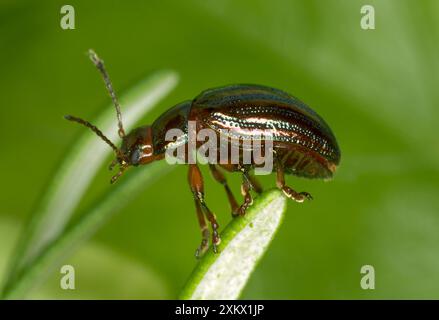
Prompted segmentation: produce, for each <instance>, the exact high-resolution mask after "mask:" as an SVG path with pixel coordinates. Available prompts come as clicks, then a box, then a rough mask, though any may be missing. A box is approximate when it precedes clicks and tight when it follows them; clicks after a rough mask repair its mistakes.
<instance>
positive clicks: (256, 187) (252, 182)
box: [244, 171, 263, 194]
mask: <svg viewBox="0 0 439 320" xmlns="http://www.w3.org/2000/svg"><path fill="white" fill-rule="evenodd" d="M244 174H245V175H246V177H247V180H248V181H249V183H250V186H251V188H252V189H253V190H255V191H256V193H258V194H261V193H262V191H263V189H262V187H261V184H260V183H259V181H258V180H256V177H255V176H254V175H252V174H250V173H248V172H247V171H246V172H244Z"/></svg>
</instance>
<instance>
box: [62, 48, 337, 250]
mask: <svg viewBox="0 0 439 320" xmlns="http://www.w3.org/2000/svg"><path fill="white" fill-rule="evenodd" d="M89 57H90V59H91V60H92V62H93V63H94V64H95V66H96V67H97V69H98V70H99V71H100V73H101V75H102V77H103V80H104V82H105V85H106V87H107V90H108V92H109V94H110V97H111V98H112V100H113V104H114V106H115V109H116V115H117V120H118V133H119V136H120V138H121V139H122V144H121V147H120V148H118V147H116V145H115V144H113V143H112V142H111V141H110V140H109V139H108V138H107V137H106V136H105V135H104V134H103V133H102V132H101V131H100V130H99V129H98V128H97V127H96V126H94V125H93V124H91V123H90V122H88V121H85V120H83V119H81V118H78V117H74V116H71V115H68V116H65V118H66V119H67V120H70V121H74V122H77V123H80V124H82V125H84V126H86V127H88V128H90V129H91V130H92V131H93V132H94V133H96V134H97V135H98V136H99V137H100V138H101V139H102V140H104V141H105V142H106V143H107V144H108V145H109V146H110V147H111V148H112V149H113V150H114V152H115V154H116V158H115V160H113V162H112V163H111V165H110V170H111V169H113V167H114V166H115V165H116V164H119V171H118V173H117V174H116V175H114V176H113V177H112V179H111V183H114V182H115V181H116V180H117V179H118V178H119V177H120V176H121V175H122V173H123V172H124V171H125V170H126V169H127V168H128V167H130V166H139V165H146V164H149V163H151V162H153V161H158V160H162V159H164V158H165V153H166V150H167V149H168V148H170V146H171V145H172V146H174V147H175V145H176V143H177V141H175V140H174V141H167V139H166V137H165V136H166V132H168V131H169V130H170V129H173V128H178V129H180V130H181V132H183V135H182V137H180V138H179V139H178V143H177V144H178V145H180V146H187V145H188V144H189V143H190V142H191V141H190V138H189V137H190V132H189V129H188V123H189V122H190V121H193V122H194V123H195V124H196V126H195V130H196V131H200V130H202V129H206V128H209V129H211V130H213V132H215V133H216V134H217V135H218V136H219V135H220V133H221V135H223V133H224V132H227V133H226V138H232V136H233V135H234V134H239V135H241V136H242V134H243V133H244V134H245V135H246V136H247V137H250V138H254V139H263V138H261V136H260V135H259V134H260V132H261V130H265V131H268V132H270V134H271V137H272V140H273V141H272V143H273V145H272V150H271V152H272V155H273V162H274V163H273V167H272V171H273V172H275V173H276V185H277V187H278V188H279V189H280V190H282V192H283V193H284V194H285V196H287V197H288V198H291V199H293V200H295V201H297V202H303V201H304V200H306V199H312V197H311V195H310V194H309V193H307V192H297V191H295V190H293V189H292V188H290V187H289V186H287V185H286V183H285V174H291V175H295V176H299V177H305V178H319V179H330V178H331V177H332V176H333V173H334V172H335V170H336V168H337V166H338V165H339V163H340V157H341V152H340V148H339V146H338V144H337V140H336V138H335V136H334V134H333V132H332V131H331V129H330V128H329V126H328V125H327V123H326V122H325V121H324V120H323V119H322V118H321V117H320V116H319V115H318V114H317V113H316V112H315V111H314V110H312V109H311V108H310V107H308V106H307V105H306V104H304V103H303V102H301V101H300V100H299V99H297V98H295V97H293V96H292V95H290V94H288V93H286V92H284V91H281V90H278V89H274V88H271V87H266V86H261V85H250V84H239V85H228V86H224V87H219V88H214V89H209V90H206V91H203V92H202V93H201V94H199V95H198V96H197V97H196V98H195V99H193V100H188V101H184V102H182V103H179V104H177V105H176V106H174V107H172V108H171V109H169V110H167V111H166V112H165V113H163V114H162V115H161V116H159V117H158V118H157V119H156V120H155V121H154V122H153V124H152V125H146V126H141V127H138V128H136V129H133V130H132V131H131V132H130V133H129V134H126V133H125V130H124V127H123V123H122V113H121V111H120V105H119V102H118V99H117V96H116V94H115V92H114V90H113V86H112V83H111V81H110V78H109V76H108V73H107V71H106V69H105V67H104V63H103V61H102V60H101V59H100V58H99V57H98V56H97V55H96V53H95V52H94V51H92V50H90V51H89ZM227 135H228V136H227ZM239 143H241V144H240V145H239V147H240V148H242V140H238V144H239ZM199 147H200V143H199V142H196V148H199ZM187 160H188V159H187V157H186V158H185V161H187ZM188 165H189V173H188V180H189V185H190V189H191V191H192V194H193V198H194V201H195V208H196V213H197V217H198V221H199V225H200V229H201V234H202V241H201V244H200V246H199V247H198V249H197V251H196V256H197V257H199V256H201V255H202V254H203V253H204V252H205V251H206V250H207V248H208V247H209V237H210V232H209V229H208V227H207V224H206V219H207V220H208V222H209V223H210V225H211V229H212V240H211V242H212V247H213V251H214V252H215V253H216V252H218V248H217V246H218V244H219V243H220V236H219V233H218V228H219V225H218V223H217V220H216V217H215V215H214V214H213V213H212V211H211V210H210V209H209V207H208V206H207V204H206V202H205V198H204V182H203V177H202V174H201V171H200V169H199V167H198V165H197V163H189V164H188ZM255 167H256V163H255V162H251V163H243V161H242V158H239V161H238V163H231V162H227V161H226V162H225V163H209V168H210V171H211V173H212V175H213V178H214V179H215V180H216V181H218V182H219V183H221V184H222V185H223V186H224V189H225V192H226V195H227V198H228V200H229V203H230V207H231V210H232V216H234V217H235V216H242V215H244V214H245V212H246V210H247V208H248V207H249V206H250V205H251V204H252V202H253V197H252V195H251V193H250V191H251V190H254V191H255V192H256V193H261V192H262V188H261V186H260V184H259V183H258V181H257V180H256V179H255V177H254V175H253V174H252V173H251V170H252V169H254V168H255ZM224 170H225V171H228V172H239V173H241V174H242V178H243V180H242V184H241V193H242V195H243V197H244V202H243V204H242V205H238V202H237V201H236V199H235V197H234V195H233V194H232V192H231V190H230V187H229V185H228V183H227V181H226V178H225V176H224V174H223V172H222V171H224Z"/></svg>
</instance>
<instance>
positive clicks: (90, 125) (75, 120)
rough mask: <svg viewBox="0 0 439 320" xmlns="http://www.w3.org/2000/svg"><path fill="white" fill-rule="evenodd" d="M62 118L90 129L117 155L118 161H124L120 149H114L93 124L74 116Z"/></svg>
mask: <svg viewBox="0 0 439 320" xmlns="http://www.w3.org/2000/svg"><path fill="white" fill-rule="evenodd" d="M64 118H65V119H66V120H69V121H73V122H77V123H79V124H82V125H83V126H86V127H87V128H90V129H91V131H93V132H94V133H96V135H97V136H98V137H100V138H101V139H102V140H104V141H105V142H106V143H107V144H108V145H109V146H110V147H111V148H112V149H113V150H114V152H115V153H116V155H117V157H118V158H119V159H122V160H124V159H125V157H124V155H123V154H122V152H121V151H120V149H119V148H118V147H116V146H115V145H114V144H113V142H111V141H110V139H108V138H107V137H106V136H105V135H104V134H103V133H102V131H101V130H99V129H98V128H97V127H96V126H95V125H93V124H91V123H90V122H88V121H85V120H83V119H81V118H77V117H74V116H71V115H67V116H64Z"/></svg>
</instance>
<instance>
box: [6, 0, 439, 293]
mask: <svg viewBox="0 0 439 320" xmlns="http://www.w3.org/2000/svg"><path fill="white" fill-rule="evenodd" d="M64 4H71V5H73V6H74V8H75V10H76V29H75V30H63V29H61V28H60V26H59V22H60V18H61V14H60V8H61V6H62V5H64ZM364 4H371V5H374V7H375V12H376V30H369V31H365V30H362V29H361V28H360V19H361V14H360V8H361V6H362V5H364ZM438 39H439V2H438V1H434V0H431V1H422V2H421V1H414V0H412V1H408V0H407V1H403V0H393V1H390V0H384V1H383V0H381V1H372V0H368V1H357V0H350V1H347V0H325V1H323V0H320V1H309V0H307V1H305V0H303V1H293V0H285V1H278V0H273V1H262V0H248V1H232V0H218V1H206V0H187V1H164V0H160V1H159V0H148V1H130V2H128V1H93V2H91V1H72V2H68V3H66V2H65V1H44V2H42V1H40V2H36V1H34V2H32V1H26V2H21V1H10V0H3V1H2V2H1V3H0V49H1V50H0V73H1V77H0V90H1V95H0V97H1V108H0V114H1V116H0V121H1V122H0V133H1V134H0V136H1V137H2V156H1V157H0V167H1V168H2V174H1V175H2V186H1V192H0V203H1V206H0V280H1V278H3V277H2V275H3V273H4V269H5V266H6V264H7V259H8V258H9V257H10V254H11V252H12V251H13V250H14V244H15V241H16V239H17V237H18V234H19V231H20V230H21V227H22V225H23V223H24V222H25V221H26V220H27V218H28V217H29V215H30V214H31V212H32V209H33V208H34V206H35V203H36V201H37V200H38V198H39V197H40V196H41V194H42V193H43V192H44V187H45V185H46V184H47V182H48V181H49V179H50V178H51V176H52V173H53V171H54V170H55V169H56V168H57V165H58V163H59V161H61V159H63V155H64V153H65V152H66V150H68V147H69V144H70V143H72V142H73V141H75V139H76V138H77V137H78V135H79V134H80V132H82V131H83V130H84V129H83V128H80V127H79V126H75V125H72V124H71V123H68V122H66V121H64V120H63V119H62V115H64V114H69V113H71V114H75V115H79V116H82V117H84V118H86V119H92V118H93V117H94V116H95V115H96V114H98V113H99V112H100V111H101V110H102V108H103V107H104V106H106V105H108V103H109V98H108V97H107V94H106V92H105V88H104V86H103V84H102V80H101V79H100V76H99V74H98V73H97V71H96V70H95V68H94V67H93V65H92V64H91V63H90V62H89V61H88V59H87V57H86V55H85V52H86V51H87V49H88V48H94V49H95V50H96V51H97V52H98V53H99V54H100V55H101V56H102V57H103V59H104V60H105V61H106V64H107V67H108V70H109V72H110V75H111V77H112V79H113V82H114V85H115V87H116V90H117V91H118V92H119V93H120V92H123V90H124V89H125V88H128V87H130V86H131V85H132V84H134V83H136V81H138V80H139V79H141V78H142V77H143V76H145V75H147V74H148V73H150V72H152V71H154V70H157V69H162V68H166V69H169V68H171V69H174V70H176V71H177V72H178V73H179V74H180V83H179V85H178V87H177V89H176V90H174V91H173V92H172V94H171V95H169V96H168V97H167V98H166V99H165V100H164V101H162V102H161V103H160V105H159V106H158V107H156V108H155V109H154V110H153V112H151V113H150V114H149V115H148V117H147V118H145V119H139V124H145V123H150V122H152V121H153V120H154V119H155V118H156V117H157V116H158V115H159V114H160V113H161V112H163V111H164V110H166V109H167V108H169V107H170V106H172V105H174V104H176V103H178V102H180V101H182V100H186V99H191V98H193V97H195V96H196V95H197V94H198V93H199V92H201V91H202V90H204V89H206V88H209V87H215V86H220V85H225V84H230V83H257V84H264V85H269V86H273V87H277V88H280V89H283V90H285V91H287V92H290V93H292V94H293V95H295V96H297V97H299V98H300V99H301V100H303V101H304V102H306V103H307V104H309V105H310V106H311V107H312V108H314V109H315V110H316V111H317V112H318V113H319V114H320V115H321V116H322V117H324V118H325V119H326V121H327V122H328V123H329V124H330V126H331V128H332V130H333V131H334V133H335V135H336V136H337V139H338V142H339V145H340V147H341V150H342V161H341V165H340V168H339V171H338V172H337V174H336V176H335V178H334V180H333V181H331V182H322V181H307V180H303V179H298V178H295V177H289V178H288V183H289V184H290V185H291V186H293V187H294V188H295V189H297V190H306V191H308V192H310V193H311V194H312V195H313V196H314V199H315V200H314V201H312V202H307V203H304V204H297V203H294V202H289V203H288V212H287V215H286V219H285V221H284V224H283V225H282V228H281V229H280V231H279V233H278V234H277V237H276V238H275V239H274V241H273V243H272V246H271V248H270V249H269V250H268V253H267V254H266V256H265V257H264V259H263V260H262V261H261V263H260V265H259V266H258V268H257V270H256V272H255V273H254V274H253V276H252V278H251V280H250V282H249V284H248V286H247V287H246V289H245V291H244V293H243V298H248V299H265V298H268V299H274V298H277V299H303V298H317V299H335V298H349V299H356V298H360V299H363V298H372V299H380V298H391V299H393V298H439V232H438V231H439V197H438V195H439V183H438V182H439V172H438V166H437V164H438V163H439V143H438V135H437V133H438V129H437V121H438V119H439V109H438V102H439V90H437V84H438V80H439V79H438V77H439V62H438V61H439V60H438V59H437V57H438V54H439V50H438V49H439V42H438ZM115 130H116V121H115ZM109 160H110V159H109ZM202 170H203V172H204V173H205V180H206V200H207V203H208V204H209V206H210V207H211V208H212V209H213V210H214V212H215V213H216V214H217V216H218V219H219V223H220V225H221V226H225V225H226V224H227V222H228V221H229V220H230V219H231V218H230V212H229V208H228V205H227V201H226V197H225V194H224V192H223V189H222V187H221V186H220V185H218V184H217V183H215V182H214V181H213V179H212V178H210V175H209V173H208V170H206V166H203V168H202ZM186 176H187V168H186V167H184V166H177V167H176V168H174V169H173V170H172V171H171V172H170V173H168V174H166V175H164V176H163V177H161V178H160V179H159V181H157V182H155V183H154V185H153V186H150V187H148V188H145V190H143V191H142V193H141V196H140V197H138V198H136V200H135V201H133V202H132V203H131V204H130V205H129V206H127V207H125V208H124V209H123V210H122V211H121V212H119V213H118V214H117V215H116V216H115V217H114V218H113V219H111V221H109V222H108V223H107V224H106V225H105V226H104V227H103V228H101V229H100V230H99V232H98V233H97V234H95V235H94V236H93V238H92V239H91V240H90V241H88V242H87V244H86V245H84V246H82V247H81V248H80V249H79V250H77V251H76V252H75V254H74V255H73V256H69V257H66V259H65V261H64V262H63V263H62V264H72V265H74V266H75V269H76V290H73V291H64V290H61V289H60V287H59V278H60V274H59V268H58V269H57V270H55V271H54V272H53V274H52V276H51V277H50V278H49V279H48V280H47V281H46V282H45V283H44V284H43V285H42V286H40V287H37V288H36V289H35V290H34V291H33V292H32V294H31V295H30V296H29V297H30V298H67V299H70V298H72V299H77V298H146V299H148V298H165V299H166V298H175V297H176V296H177V295H178V293H179V291H180V289H181V287H182V286H183V284H184V282H185V280H186V279H187V277H188V275H189V274H190V272H191V270H192V269H193V267H194V266H195V264H196V260H195V258H194V251H195V249H196V247H197V245H198V244H199V241H200V234H199V229H198V225H197V220H196V215H195V211H194V208H193V200H192V197H191V193H190V191H189V187H188V185H187V178H186ZM109 177H110V173H109V172H108V171H107V170H106V169H105V168H102V170H100V171H99V175H98V177H97V179H96V180H95V181H94V182H93V185H92V187H91V188H90V190H89V192H88V193H87V197H86V198H85V199H84V201H83V203H82V204H81V207H84V206H86V205H87V203H89V202H90V201H92V200H93V199H94V198H96V196H97V195H99V194H101V193H103V192H105V191H106V190H107V189H109V188H110V186H109V184H108V180H109ZM228 177H229V181H230V183H231V185H232V186H233V190H234V192H235V194H236V195H239V183H240V177H239V175H229V176H228ZM261 180H262V181H263V184H264V185H265V186H267V187H272V186H274V185H275V184H274V182H275V177H274V176H268V177H263V178H262V179H261ZM79 211H80V210H79ZM366 264H368V265H372V266H374V267H375V272H376V289H375V290H362V289H361V287H360V279H361V276H362V275H361V274H360V268H361V266H363V265H366Z"/></svg>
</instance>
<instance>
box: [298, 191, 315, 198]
mask: <svg viewBox="0 0 439 320" xmlns="http://www.w3.org/2000/svg"><path fill="white" fill-rule="evenodd" d="M299 194H300V195H301V196H303V197H305V198H306V199H308V200H313V199H314V198H313V197H312V195H311V194H309V193H308V192H300V193H299Z"/></svg>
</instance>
